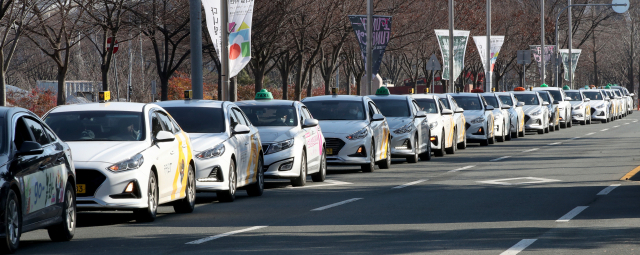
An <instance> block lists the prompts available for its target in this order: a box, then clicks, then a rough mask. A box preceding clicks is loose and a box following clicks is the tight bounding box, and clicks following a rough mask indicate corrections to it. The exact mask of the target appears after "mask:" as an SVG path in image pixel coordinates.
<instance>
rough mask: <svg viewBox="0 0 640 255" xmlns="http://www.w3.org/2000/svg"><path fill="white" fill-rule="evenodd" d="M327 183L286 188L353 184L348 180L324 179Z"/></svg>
mask: <svg viewBox="0 0 640 255" xmlns="http://www.w3.org/2000/svg"><path fill="white" fill-rule="evenodd" d="M325 182H328V183H329V184H320V185H305V186H302V187H287V188H288V189H307V188H318V187H327V186H336V185H347V184H353V183H350V182H343V181H336V180H325Z"/></svg>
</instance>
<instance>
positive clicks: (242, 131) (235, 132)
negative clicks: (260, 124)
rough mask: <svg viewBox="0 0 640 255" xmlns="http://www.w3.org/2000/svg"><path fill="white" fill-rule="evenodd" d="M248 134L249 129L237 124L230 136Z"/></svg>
mask: <svg viewBox="0 0 640 255" xmlns="http://www.w3.org/2000/svg"><path fill="white" fill-rule="evenodd" d="M316 122H317V121H316ZM250 132H251V129H249V127H247V126H245V125H242V124H238V125H236V127H235V128H233V132H231V134H232V135H242V134H248V133H250Z"/></svg>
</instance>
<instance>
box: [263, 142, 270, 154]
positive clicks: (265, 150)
mask: <svg viewBox="0 0 640 255" xmlns="http://www.w3.org/2000/svg"><path fill="white" fill-rule="evenodd" d="M269 146H271V144H263V145H262V153H267V150H269Z"/></svg>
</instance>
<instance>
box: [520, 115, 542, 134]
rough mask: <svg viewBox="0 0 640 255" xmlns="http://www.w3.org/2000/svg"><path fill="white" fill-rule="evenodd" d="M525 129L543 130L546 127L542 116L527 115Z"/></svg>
mask: <svg viewBox="0 0 640 255" xmlns="http://www.w3.org/2000/svg"><path fill="white" fill-rule="evenodd" d="M524 119H525V123H524V129H525V130H543V129H545V128H546V127H545V126H544V120H543V119H542V114H540V115H537V116H530V115H525V117H524Z"/></svg>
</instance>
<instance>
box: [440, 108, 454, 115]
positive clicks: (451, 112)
mask: <svg viewBox="0 0 640 255" xmlns="http://www.w3.org/2000/svg"><path fill="white" fill-rule="evenodd" d="M451 114H453V111H452V110H449V109H444V110H442V115H451Z"/></svg>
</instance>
